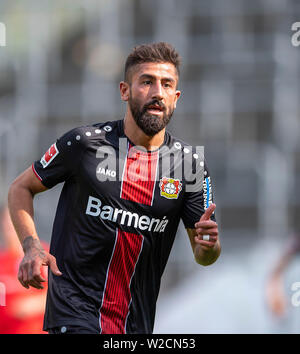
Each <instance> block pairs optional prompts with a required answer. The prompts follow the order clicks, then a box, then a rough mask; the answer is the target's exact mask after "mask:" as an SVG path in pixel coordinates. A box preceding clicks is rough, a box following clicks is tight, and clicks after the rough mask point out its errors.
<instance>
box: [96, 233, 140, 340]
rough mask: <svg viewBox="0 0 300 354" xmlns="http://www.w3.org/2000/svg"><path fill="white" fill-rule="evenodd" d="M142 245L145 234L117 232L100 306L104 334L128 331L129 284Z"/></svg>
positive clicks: (101, 325) (101, 326)
mask: <svg viewBox="0 0 300 354" xmlns="http://www.w3.org/2000/svg"><path fill="white" fill-rule="evenodd" d="M142 246H143V236H142V235H136V234H132V233H129V232H124V231H121V230H118V231H117V236H116V242H115V247H114V251H113V254H112V258H111V261H110V264H109V268H108V271H107V278H106V282H105V289H104V295H103V301H102V305H101V308H100V328H101V333H102V334H124V333H126V328H125V327H126V320H127V316H128V312H129V306H130V303H131V292H130V284H131V279H132V277H133V275H134V271H135V266H136V264H137V262H138V258H139V255H140V253H141V250H142Z"/></svg>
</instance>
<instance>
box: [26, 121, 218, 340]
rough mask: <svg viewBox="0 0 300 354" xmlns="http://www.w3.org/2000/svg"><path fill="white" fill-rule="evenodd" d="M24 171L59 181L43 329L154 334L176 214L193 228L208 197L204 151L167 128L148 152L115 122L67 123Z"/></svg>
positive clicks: (48, 183) (49, 181) (51, 181)
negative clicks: (72, 125) (53, 266)
mask: <svg viewBox="0 0 300 354" xmlns="http://www.w3.org/2000/svg"><path fill="white" fill-rule="evenodd" d="M32 168H33V171H34V173H35V174H36V176H37V178H39V179H40V181H41V182H42V183H43V184H44V185H45V186H46V187H48V188H51V187H53V186H54V185H56V184H57V183H60V182H64V186H63V189H62V192H61V195H60V199H59V203H58V207H57V211H56V216H55V220H54V225H53V232H52V239H51V246H50V253H51V254H53V255H54V256H55V257H56V260H57V265H58V267H59V269H60V270H61V272H62V273H63V275H62V276H55V275H53V274H52V272H50V271H49V279H48V280H49V284H48V296H47V304H46V313H45V320H44V330H48V329H50V328H53V327H58V326H67V325H81V326H83V327H86V328H89V329H90V330H91V331H93V332H95V333H103V334H105V333H109V334H113V333H152V331H153V326H154V318H155V308H156V300H157V297H158V292H159V288H160V281H161V276H162V274H163V271H164V269H165V266H166V262H167V260H168V257H169V254H170V251H171V248H172V245H173V242H174V238H175V235H176V231H177V228H178V224H179V221H180V219H182V220H183V223H184V225H185V227H186V228H194V224H195V223H196V222H197V221H199V219H200V217H201V215H202V214H203V213H204V211H205V209H206V208H207V207H208V206H209V204H210V203H211V202H212V191H211V181H210V176H209V173H208V171H207V168H206V164H205V163H204V156H203V154H201V153H199V151H198V150H197V149H195V147H190V146H188V145H187V144H186V143H184V142H182V141H181V140H179V139H177V138H175V137H173V136H172V135H171V134H170V133H169V132H166V133H165V138H164V143H163V144H162V145H161V146H160V147H158V148H157V150H154V151H151V152H150V151H146V150H144V149H143V148H141V147H138V146H135V145H134V144H133V143H132V142H131V141H130V140H129V139H128V138H127V137H126V136H125V134H124V130H123V120H119V121H113V122H106V123H101V124H100V123H99V124H95V125H91V126H84V127H80V128H75V129H73V130H71V131H70V132H68V133H66V134H65V135H63V136H62V137H61V138H60V139H58V140H57V141H56V143H55V144H53V145H52V146H51V147H50V148H49V150H48V151H47V152H46V153H45V154H44V156H43V157H42V158H41V160H39V161H36V162H35V163H34V164H33V165H32ZM199 181H200V183H199Z"/></svg>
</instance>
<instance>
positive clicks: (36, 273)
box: [32, 261, 46, 283]
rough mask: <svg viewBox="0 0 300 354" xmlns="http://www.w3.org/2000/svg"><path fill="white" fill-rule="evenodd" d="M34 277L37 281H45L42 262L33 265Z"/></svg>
mask: <svg viewBox="0 0 300 354" xmlns="http://www.w3.org/2000/svg"><path fill="white" fill-rule="evenodd" d="M32 277H33V279H34V280H35V281H37V282H39V283H40V282H45V281H46V280H45V279H44V278H43V277H42V275H41V262H38V261H36V262H34V264H33V267H32Z"/></svg>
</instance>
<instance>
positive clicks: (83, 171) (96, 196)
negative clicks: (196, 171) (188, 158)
mask: <svg viewBox="0 0 300 354" xmlns="http://www.w3.org/2000/svg"><path fill="white" fill-rule="evenodd" d="M176 168H177V166H176V161H175V160H174V159H173V160H172V161H171V160H168V161H167V160H166V159H164V152H163V151H161V150H157V151H155V152H152V153H148V152H146V151H141V150H137V149H136V148H135V147H131V146H130V145H129V144H128V143H127V142H126V141H125V142H124V144H123V145H120V146H119V148H118V149H116V147H115V146H111V145H103V143H102V144H101V145H100V144H99V145H98V144H94V145H91V146H90V147H89V149H87V150H86V152H85V154H84V156H83V159H82V163H81V168H80V171H79V175H78V178H79V179H80V181H78V182H79V185H80V186H85V187H84V188H81V190H80V199H81V200H83V201H84V203H85V204H84V205H85V213H86V214H87V215H90V216H95V217H97V218H100V219H101V220H102V221H103V220H107V221H112V222H115V223H118V224H119V225H121V226H129V227H134V228H135V229H139V230H141V231H145V230H147V231H150V232H153V231H154V232H163V231H164V229H165V227H166V226H167V224H168V222H169V220H170V219H172V218H173V217H174V216H175V215H177V216H178V215H179V214H180V209H181V206H182V201H183V194H184V192H183V183H184V182H183V180H182V178H180V176H179V174H178V173H176ZM177 170H178V168H177Z"/></svg>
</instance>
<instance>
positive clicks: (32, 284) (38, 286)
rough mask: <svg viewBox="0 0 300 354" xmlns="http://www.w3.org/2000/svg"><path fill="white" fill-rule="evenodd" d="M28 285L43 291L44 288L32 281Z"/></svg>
mask: <svg viewBox="0 0 300 354" xmlns="http://www.w3.org/2000/svg"><path fill="white" fill-rule="evenodd" d="M28 284H29V285H30V286H32V287H33V288H36V289H44V287H43V286H42V285H41V283H39V282H37V281H36V280H34V279H32V280H30V281H29V283H28Z"/></svg>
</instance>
